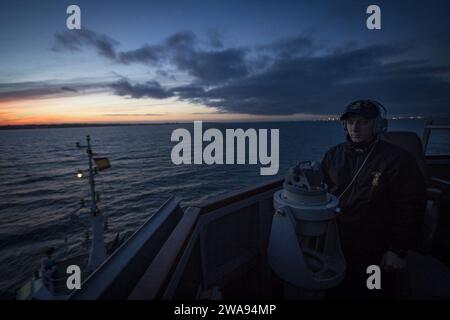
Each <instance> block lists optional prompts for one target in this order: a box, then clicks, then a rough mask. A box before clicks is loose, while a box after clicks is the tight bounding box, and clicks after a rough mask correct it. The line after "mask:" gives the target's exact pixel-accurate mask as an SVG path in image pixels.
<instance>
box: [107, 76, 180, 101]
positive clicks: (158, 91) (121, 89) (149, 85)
mask: <svg viewBox="0 0 450 320" xmlns="http://www.w3.org/2000/svg"><path fill="white" fill-rule="evenodd" d="M110 87H111V88H112V89H113V91H114V93H115V94H116V95H119V96H129V97H132V98H136V99H139V98H154V99H165V98H170V97H172V96H173V94H172V93H171V92H169V91H167V90H165V89H163V88H162V87H161V85H160V84H159V83H158V82H156V81H148V82H146V83H143V84H134V85H133V84H131V83H130V82H129V81H128V80H125V79H121V80H119V81H117V82H115V83H112V84H110Z"/></svg>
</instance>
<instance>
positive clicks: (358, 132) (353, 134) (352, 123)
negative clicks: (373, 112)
mask: <svg viewBox="0 0 450 320" xmlns="http://www.w3.org/2000/svg"><path fill="white" fill-rule="evenodd" d="M345 122H346V124H345V125H346V126H347V132H348V135H349V136H350V139H351V140H352V141H353V142H356V143H360V142H366V141H369V140H370V139H372V137H373V124H374V120H373V119H372V120H368V119H365V118H363V117H362V116H359V115H350V116H349V117H348V119H347V120H346V121H345Z"/></svg>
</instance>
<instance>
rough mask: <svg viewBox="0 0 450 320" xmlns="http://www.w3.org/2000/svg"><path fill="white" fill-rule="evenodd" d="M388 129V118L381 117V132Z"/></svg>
mask: <svg viewBox="0 0 450 320" xmlns="http://www.w3.org/2000/svg"><path fill="white" fill-rule="evenodd" d="M387 129H388V120H387V119H386V118H382V119H381V132H386V131H387Z"/></svg>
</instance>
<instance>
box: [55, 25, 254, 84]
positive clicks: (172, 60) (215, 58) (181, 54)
mask: <svg viewBox="0 0 450 320" xmlns="http://www.w3.org/2000/svg"><path fill="white" fill-rule="evenodd" d="M72 31H73V30H71V31H65V32H61V33H56V34H55V38H56V43H55V46H54V50H55V51H62V50H70V51H79V50H81V48H82V47H83V46H86V47H93V48H96V50H97V52H98V53H99V54H100V55H101V56H104V57H106V58H108V59H111V60H113V61H115V62H118V63H121V64H132V63H140V64H145V65H148V66H160V65H162V64H164V63H166V64H169V65H174V66H176V68H177V69H178V71H182V72H186V73H187V74H188V75H190V76H191V77H193V78H194V79H195V80H196V81H197V82H199V83H202V84H217V83H223V82H226V81H228V80H231V79H235V78H239V77H245V76H246V75H247V74H248V73H249V71H248V67H247V62H246V60H245V55H246V50H245V49H242V48H228V49H217V47H220V46H221V43H220V40H219V39H218V37H219V36H218V35H215V36H214V35H213V36H210V40H211V37H212V40H211V41H209V42H208V43H209V47H208V48H201V46H200V42H199V39H198V38H197V36H196V35H195V34H194V33H192V32H190V31H182V32H178V33H175V34H173V35H172V36H170V37H168V38H167V39H166V40H165V41H163V42H162V43H161V44H156V45H149V44H146V45H143V46H142V47H141V48H138V49H134V50H128V51H118V50H117V49H116V46H117V44H118V42H117V41H116V40H114V39H112V38H110V37H108V36H106V35H100V34H97V33H96V32H94V31H92V30H87V29H84V30H76V32H72ZM214 37H215V38H214ZM211 48H213V49H211Z"/></svg>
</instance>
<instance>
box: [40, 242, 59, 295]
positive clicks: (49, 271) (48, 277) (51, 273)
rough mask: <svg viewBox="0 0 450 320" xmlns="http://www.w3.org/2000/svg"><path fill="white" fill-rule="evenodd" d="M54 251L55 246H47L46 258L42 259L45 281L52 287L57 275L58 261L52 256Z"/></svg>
mask: <svg viewBox="0 0 450 320" xmlns="http://www.w3.org/2000/svg"><path fill="white" fill-rule="evenodd" d="M54 251H55V248H53V247H49V248H46V249H45V255H46V258H44V259H42V261H41V274H42V276H43V277H44V279H45V280H44V281H45V283H46V284H47V285H48V286H49V287H50V289H53V280H54V279H56V277H57V268H56V263H55V261H54V260H53V258H52V256H53V253H54Z"/></svg>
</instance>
